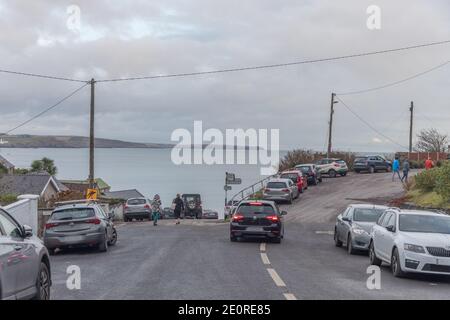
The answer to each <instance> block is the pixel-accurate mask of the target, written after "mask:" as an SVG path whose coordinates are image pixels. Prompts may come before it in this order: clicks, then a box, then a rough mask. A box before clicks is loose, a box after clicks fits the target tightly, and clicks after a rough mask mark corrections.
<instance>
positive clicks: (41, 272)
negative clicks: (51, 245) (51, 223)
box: [0, 208, 52, 300]
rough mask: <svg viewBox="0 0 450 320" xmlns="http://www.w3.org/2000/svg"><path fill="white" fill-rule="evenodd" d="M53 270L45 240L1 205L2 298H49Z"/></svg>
mask: <svg viewBox="0 0 450 320" xmlns="http://www.w3.org/2000/svg"><path fill="white" fill-rule="evenodd" d="M50 271H51V269H50V258H49V253H48V251H47V249H46V248H45V246H44V244H43V243H42V241H41V240H40V239H39V238H37V237H35V236H34V235H33V231H32V230H31V228H30V227H28V226H23V225H21V224H19V223H18V222H17V221H16V220H15V219H14V218H13V217H12V216H11V215H10V214H8V213H7V212H6V211H5V210H3V209H1V208H0V300H3V299H5V300H9V299H12V300H17V299H31V298H33V299H37V300H49V299H50V288H51V285H52V280H51V272H50Z"/></svg>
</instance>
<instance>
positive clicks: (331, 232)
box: [316, 231, 334, 236]
mask: <svg viewBox="0 0 450 320" xmlns="http://www.w3.org/2000/svg"><path fill="white" fill-rule="evenodd" d="M316 234H328V235H330V236H333V235H334V231H316Z"/></svg>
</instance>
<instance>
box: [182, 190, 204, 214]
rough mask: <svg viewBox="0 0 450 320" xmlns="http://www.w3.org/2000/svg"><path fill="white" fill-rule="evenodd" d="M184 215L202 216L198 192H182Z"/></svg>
mask: <svg viewBox="0 0 450 320" xmlns="http://www.w3.org/2000/svg"><path fill="white" fill-rule="evenodd" d="M181 198H182V199H183V203H184V217H185V218H195V219H201V218H202V216H203V209H202V199H201V197H200V195H199V194H183V195H182V196H181Z"/></svg>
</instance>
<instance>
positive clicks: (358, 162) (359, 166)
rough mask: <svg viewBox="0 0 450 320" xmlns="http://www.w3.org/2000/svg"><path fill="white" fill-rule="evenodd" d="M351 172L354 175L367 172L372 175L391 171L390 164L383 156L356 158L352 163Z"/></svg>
mask: <svg viewBox="0 0 450 320" xmlns="http://www.w3.org/2000/svg"><path fill="white" fill-rule="evenodd" d="M353 170H354V171H355V172H356V173H359V172H363V171H367V172H369V173H374V172H377V171H386V172H389V171H391V170H392V163H391V162H390V161H389V160H386V159H385V158H384V157H383V156H363V157H356V158H355V161H354V163H353Z"/></svg>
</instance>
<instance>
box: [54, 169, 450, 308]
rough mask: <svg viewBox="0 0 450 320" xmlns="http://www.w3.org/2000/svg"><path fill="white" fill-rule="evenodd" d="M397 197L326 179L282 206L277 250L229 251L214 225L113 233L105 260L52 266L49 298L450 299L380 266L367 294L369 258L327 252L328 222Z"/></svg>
mask: <svg viewBox="0 0 450 320" xmlns="http://www.w3.org/2000/svg"><path fill="white" fill-rule="evenodd" d="M401 194H402V186H401V183H400V182H398V181H396V182H392V181H391V174H389V173H377V174H350V175H348V176H347V177H337V178H333V179H331V178H326V179H324V182H323V183H322V184H320V185H318V186H311V187H310V188H309V190H307V191H305V193H304V194H302V195H301V196H300V199H298V200H296V201H295V202H294V204H293V205H283V206H282V208H283V210H287V211H288V215H287V216H286V219H285V222H286V224H285V239H284V240H283V242H282V243H281V244H272V243H264V242H259V241H245V242H230V241H229V231H228V224H227V223H223V222H217V221H216V222H214V221H207V222H206V221H192V220H190V221H189V220H185V221H182V224H181V225H175V224H174V221H172V220H166V221H164V220H163V221H161V222H160V223H159V225H158V226H156V227H155V226H153V224H152V223H151V222H133V223H126V224H121V225H119V226H118V238H119V240H118V242H117V245H116V246H114V247H110V248H109V251H108V252H107V253H99V252H97V251H96V250H93V249H87V250H86V249H73V250H66V251H62V252H59V253H58V254H56V255H55V256H52V257H51V265H52V277H53V287H52V298H53V299H119V300H124V299H125V300H126V299H155V300H159V299H162V300H166V299H187V300H191V299H208V300H209V299H217V300H254V299H257V300H259V299H269V300H281V299H287V300H295V299H449V298H450V295H449V294H448V293H449V292H450V277H443V276H429V275H427V276H423V275H414V276H410V277H408V278H405V279H398V278H394V277H393V276H392V274H391V272H390V270H389V268H388V267H387V266H382V267H381V286H380V289H379V290H378V289H374V290H370V289H368V288H367V285H366V282H367V280H368V278H369V276H370V274H368V273H367V267H368V266H369V261H368V257H367V255H365V254H358V255H353V256H351V255H348V254H347V252H346V250H345V249H343V248H336V247H335V246H334V243H333V236H332V230H333V226H334V219H335V218H336V216H337V215H338V214H339V212H340V211H341V210H343V209H344V208H345V207H346V206H347V205H348V204H350V203H356V202H374V203H380V204H381V203H386V201H388V200H389V199H391V198H392V197H395V196H400V195H401ZM71 265H76V266H78V267H79V268H80V271H81V274H80V280H81V288H80V289H79V290H78V289H74V290H69V289H68V288H67V286H66V281H67V279H68V277H69V275H68V274H67V268H68V267H69V266H71Z"/></svg>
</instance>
